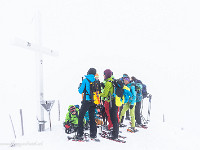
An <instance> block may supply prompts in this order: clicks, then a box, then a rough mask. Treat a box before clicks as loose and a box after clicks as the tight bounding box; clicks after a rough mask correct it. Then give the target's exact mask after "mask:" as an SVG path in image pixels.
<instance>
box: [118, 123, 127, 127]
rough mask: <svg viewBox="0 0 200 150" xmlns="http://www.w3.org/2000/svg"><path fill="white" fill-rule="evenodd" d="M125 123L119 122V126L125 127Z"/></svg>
mask: <svg viewBox="0 0 200 150" xmlns="http://www.w3.org/2000/svg"><path fill="white" fill-rule="evenodd" d="M126 126H127V125H125V124H122V123H121V124H119V127H126Z"/></svg>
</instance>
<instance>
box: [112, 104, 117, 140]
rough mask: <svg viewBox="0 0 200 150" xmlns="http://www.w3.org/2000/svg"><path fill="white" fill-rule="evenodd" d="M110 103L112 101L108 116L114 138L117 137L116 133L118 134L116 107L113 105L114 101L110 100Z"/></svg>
mask: <svg viewBox="0 0 200 150" xmlns="http://www.w3.org/2000/svg"><path fill="white" fill-rule="evenodd" d="M111 103H112V107H111V108H110V117H111V121H112V124H113V132H112V136H113V138H114V139H116V138H118V134H119V124H118V118H117V111H118V107H117V106H116V105H115V101H111Z"/></svg>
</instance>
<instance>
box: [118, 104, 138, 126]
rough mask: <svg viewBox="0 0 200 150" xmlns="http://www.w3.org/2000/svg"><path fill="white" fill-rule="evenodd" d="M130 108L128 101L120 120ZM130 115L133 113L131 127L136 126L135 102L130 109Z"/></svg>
mask: <svg viewBox="0 0 200 150" xmlns="http://www.w3.org/2000/svg"><path fill="white" fill-rule="evenodd" d="M129 109H130V103H126V104H125V105H124V107H123V109H122V111H121V115H120V122H121V119H122V117H123V116H124V115H125V113H126V111H127V110H129ZM130 115H131V127H135V104H134V106H133V108H132V109H130Z"/></svg>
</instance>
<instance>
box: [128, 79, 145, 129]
mask: <svg viewBox="0 0 200 150" xmlns="http://www.w3.org/2000/svg"><path fill="white" fill-rule="evenodd" d="M131 81H132V82H135V87H136V93H137V94H136V106H135V120H136V126H138V127H139V126H143V124H142V122H141V101H142V99H143V97H142V82H141V81H140V80H138V79H137V78H136V77H134V76H132V77H131Z"/></svg>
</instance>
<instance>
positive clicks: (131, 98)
mask: <svg viewBox="0 0 200 150" xmlns="http://www.w3.org/2000/svg"><path fill="white" fill-rule="evenodd" d="M123 80H124V84H125V85H126V86H127V87H128V89H124V98H125V101H124V103H125V105H124V107H123V109H122V111H121V115H120V124H121V123H122V121H123V117H124V115H125V112H126V111H127V110H129V109H130V116H131V128H130V130H131V131H132V132H136V131H137V130H136V129H135V105H136V91H135V86H134V82H131V81H130V78H129V77H125V78H124V79H123Z"/></svg>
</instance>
